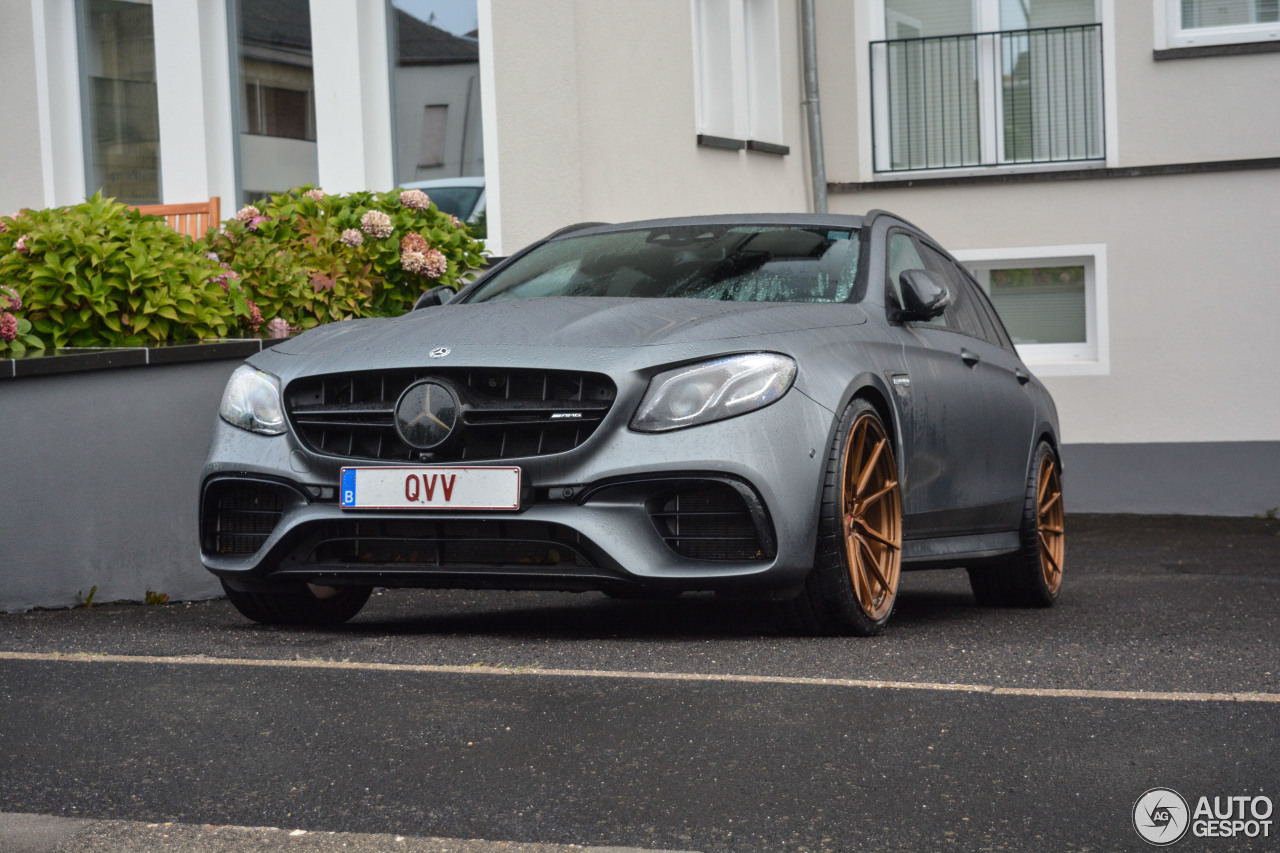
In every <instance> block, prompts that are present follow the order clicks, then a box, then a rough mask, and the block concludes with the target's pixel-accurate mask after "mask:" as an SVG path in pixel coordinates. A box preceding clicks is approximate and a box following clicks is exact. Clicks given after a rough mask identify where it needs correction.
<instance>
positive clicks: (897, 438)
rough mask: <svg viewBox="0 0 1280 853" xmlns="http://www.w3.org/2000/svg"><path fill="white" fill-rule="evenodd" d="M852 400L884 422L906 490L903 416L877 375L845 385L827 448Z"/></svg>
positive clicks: (862, 374)
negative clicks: (869, 408) (862, 403)
mask: <svg viewBox="0 0 1280 853" xmlns="http://www.w3.org/2000/svg"><path fill="white" fill-rule="evenodd" d="M854 400H866V401H867V402H868V403H870V404H871V406H872V407H873V408H874V409H875V410H876V414H878V415H879V416H880V420H881V421H883V422H884V425H885V431H886V432H888V433H889V440H890V441H891V442H892V444H893V451H894V456H895V458H896V459H897V463H898V482H899V483H900V484H901V485H902V487H903V488H904V489H905V487H906V478H905V473H904V472H905V470H906V466H905V464H904V461H903V460H904V457H905V450H904V448H905V447H906V436H905V435H904V434H903V417H902V413H901V412H900V411H899V409H898V406H897V403H896V401H895V400H894V394H893V392H892V391H891V390H889V387H888V383H887V382H886V381H885V380H884V378H883V377H881V376H880V375H879V374H877V373H872V372H870V371H867V372H865V373H861V374H859V375H858V376H856V377H854V379H853V381H851V382H850V383H849V385H848V387H847V388H845V392H844V394H843V395H842V396H841V398H840V404H839V405H838V406H837V407H836V410H835V417H834V418H832V420H831V429H830V430H829V432H828V435H827V447H828V448H830V447H831V446H832V444H833V443H834V442H835V440H836V430H838V429H839V428H840V416H841V415H842V414H843V413H844V410H845V409H846V408H848V407H849V404H850V403H852V402H853V401H854ZM1055 452H1056V451H1055ZM819 491H821V489H819Z"/></svg>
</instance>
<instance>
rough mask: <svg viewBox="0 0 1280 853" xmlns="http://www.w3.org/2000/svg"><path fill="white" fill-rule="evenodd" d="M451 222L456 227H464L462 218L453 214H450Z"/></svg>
mask: <svg viewBox="0 0 1280 853" xmlns="http://www.w3.org/2000/svg"><path fill="white" fill-rule="evenodd" d="M449 222H450V224H451V225H453V227H454V228H461V227H462V220H461V219H459V218H458V217H456V216H454V215H452V214H450V215H449Z"/></svg>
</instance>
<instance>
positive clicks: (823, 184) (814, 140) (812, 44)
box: [800, 0, 827, 213]
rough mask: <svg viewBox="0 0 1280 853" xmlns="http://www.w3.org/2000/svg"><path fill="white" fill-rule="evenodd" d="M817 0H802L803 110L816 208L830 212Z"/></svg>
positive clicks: (815, 211) (820, 211)
mask: <svg viewBox="0 0 1280 853" xmlns="http://www.w3.org/2000/svg"><path fill="white" fill-rule="evenodd" d="M813 2H814V0H800V17H801V36H802V39H803V41H804V44H803V54H804V109H805V118H806V120H807V124H808V129H809V172H810V180H811V181H812V182H813V211H814V213H826V212H827V161H826V157H825V155H824V154H823V152H822V104H821V101H820V99H819V98H818V33H817V24H816V22H815V18H814V9H813Z"/></svg>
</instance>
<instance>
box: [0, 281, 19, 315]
mask: <svg viewBox="0 0 1280 853" xmlns="http://www.w3.org/2000/svg"><path fill="white" fill-rule="evenodd" d="M6 302H7V303H8V305H7V306H6V305H5V304H4V303H6ZM3 307H7V308H8V309H9V310H10V311H21V310H22V297H21V296H19V295H18V291H17V290H16V289H14V288H12V287H9V285H7V284H5V285H0V308H3Z"/></svg>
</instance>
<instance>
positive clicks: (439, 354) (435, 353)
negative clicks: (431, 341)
mask: <svg viewBox="0 0 1280 853" xmlns="http://www.w3.org/2000/svg"><path fill="white" fill-rule="evenodd" d="M449 353H450V349H449V348H448V347H436V348H435V349H433V350H432V351H431V352H430V355H431V357H432V358H444V357H445V356H446V355H448V354H449Z"/></svg>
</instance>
